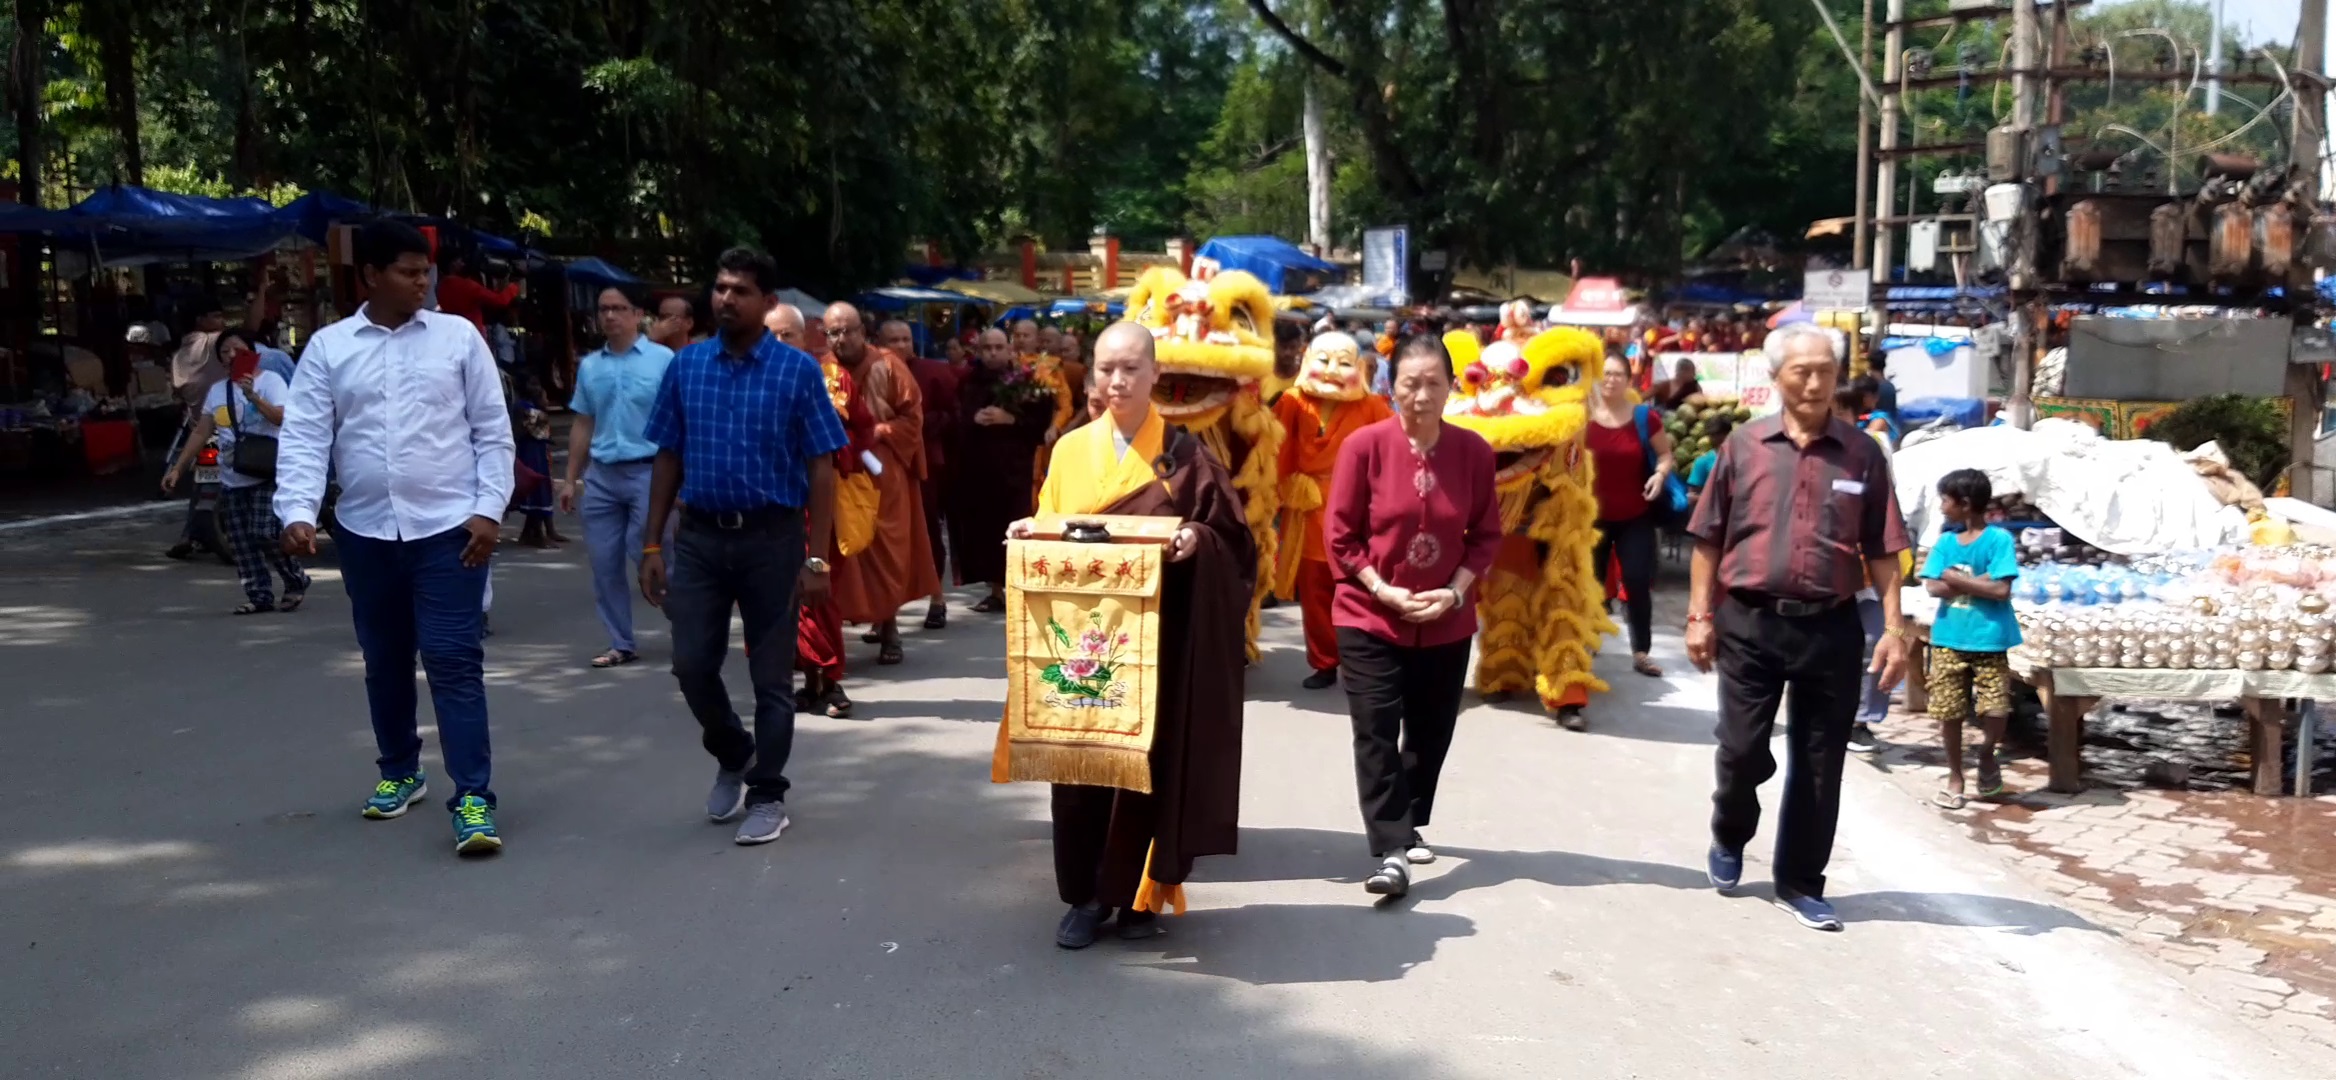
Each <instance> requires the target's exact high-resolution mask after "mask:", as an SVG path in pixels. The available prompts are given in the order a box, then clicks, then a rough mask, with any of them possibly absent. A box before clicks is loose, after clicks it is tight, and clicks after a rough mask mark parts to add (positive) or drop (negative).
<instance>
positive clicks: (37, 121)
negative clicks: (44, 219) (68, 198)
mask: <svg viewBox="0 0 2336 1080" xmlns="http://www.w3.org/2000/svg"><path fill="white" fill-rule="evenodd" d="M48 18H49V13H48V3H47V2H46V0H16V55H15V56H14V57H12V58H11V59H12V60H13V63H14V67H15V70H14V71H13V72H12V74H13V75H15V76H16V78H15V86H14V87H13V90H14V96H15V98H16V175H17V187H16V192H17V194H16V197H17V200H18V201H20V202H22V203H24V204H25V205H26V206H39V205H41V87H42V86H43V84H45V83H46V82H47V81H48V80H47V78H46V77H45V72H44V70H43V68H44V66H45V65H44V64H43V63H42V60H43V59H44V58H45V57H46V56H47V55H48V42H47V41H45V40H43V36H42V33H41V31H42V29H43V28H44V26H45V25H46V23H47V22H48Z"/></svg>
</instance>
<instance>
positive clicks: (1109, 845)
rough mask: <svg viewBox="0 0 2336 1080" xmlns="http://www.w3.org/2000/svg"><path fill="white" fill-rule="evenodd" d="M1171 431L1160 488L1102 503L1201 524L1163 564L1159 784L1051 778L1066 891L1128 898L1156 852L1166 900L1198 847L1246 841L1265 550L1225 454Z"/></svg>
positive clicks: (1211, 849)
mask: <svg viewBox="0 0 2336 1080" xmlns="http://www.w3.org/2000/svg"><path fill="white" fill-rule="evenodd" d="M1110 422H1111V420H1110V418H1109V417H1105V418H1103V419H1102V420H1099V421H1097V423H1101V424H1109V423H1110ZM1153 422H1154V423H1158V422H1159V418H1158V416H1157V415H1155V416H1154V417H1153ZM1139 441H1140V440H1139ZM1162 444H1163V446H1164V449H1163V451H1162V453H1161V454H1160V456H1159V457H1158V458H1155V459H1154V461H1153V471H1154V472H1155V473H1156V474H1158V475H1159V476H1160V478H1161V479H1162V480H1163V481H1164V482H1165V484H1166V488H1165V490H1163V488H1162V486H1161V485H1160V484H1147V485H1145V486H1144V487H1143V488H1142V489H1141V490H1139V491H1137V492H1136V493H1135V494H1133V495H1129V496H1127V497H1125V498H1123V499H1120V500H1119V501H1118V502H1116V503H1113V504H1112V505H1110V506H1107V507H1103V508H1101V510H1100V511H1099V512H1101V513H1105V514H1129V515H1138V516H1148V517H1176V518H1182V519H1184V520H1185V521H1186V522H1187V523H1189V524H1191V525H1193V526H1195V532H1196V533H1197V535H1198V538H1199V543H1198V544H1197V545H1195V548H1194V550H1193V553H1192V556H1191V557H1190V558H1188V559H1185V560H1184V561H1182V562H1174V563H1169V564H1167V577H1166V580H1165V582H1163V585H1162V591H1161V597H1160V653H1161V655H1160V683H1159V686H1160V703H1159V713H1158V715H1157V717H1156V718H1155V721H1154V723H1155V727H1154V735H1153V739H1152V753H1151V765H1152V794H1150V795H1140V794H1137V793H1135V792H1131V791H1122V790H1119V789H1116V788H1105V787H1083V786H1076V785H1070V784H1057V785H1055V786H1054V794H1053V810H1054V865H1055V885H1056V888H1057V890H1058V891H1059V892H1060V894H1061V896H1062V900H1063V902H1064V903H1066V904H1074V905H1075V904H1084V903H1087V902H1088V901H1091V900H1092V901H1096V902H1099V903H1101V904H1103V905H1104V906H1106V907H1113V908H1124V907H1129V906H1131V905H1133V904H1134V903H1135V902H1136V896H1137V890H1138V887H1139V886H1140V885H1142V884H1143V880H1142V879H1143V878H1144V877H1145V876H1146V874H1145V861H1146V857H1147V855H1148V856H1149V858H1150V862H1151V869H1150V874H1149V877H1150V880H1151V885H1152V887H1151V888H1149V889H1146V890H1145V891H1146V892H1147V894H1148V896H1147V900H1148V903H1147V905H1146V906H1147V907H1149V908H1150V909H1151V910H1159V909H1160V907H1161V906H1163V905H1162V904H1161V903H1160V900H1161V899H1163V898H1164V895H1163V894H1165V893H1166V892H1168V891H1169V890H1173V889H1175V888H1176V887H1178V886H1181V885H1182V884H1183V883H1184V880H1185V878H1186V877H1187V876H1188V875H1190V874H1191V873H1192V862H1193V860H1194V859H1196V858H1199V857H1200V856H1203V855H1231V854H1233V853H1234V850H1235V848H1236V847H1237V846H1238V838H1239V832H1240V816H1241V709H1242V697H1243V688H1242V687H1243V677H1244V673H1245V672H1246V670H1247V656H1246V655H1245V654H1244V652H1243V645H1242V640H1243V624H1244V622H1245V621H1246V619H1247V618H1248V614H1249V597H1250V594H1251V592H1252V590H1253V589H1254V587H1255V585H1256V575H1257V551H1256V548H1255V547H1254V544H1253V541H1252V540H1251V538H1250V532H1249V525H1248V522H1247V521H1246V519H1245V518H1244V517H1243V516H1242V510H1241V497H1240V495H1239V494H1238V493H1236V492H1235V491H1234V490H1233V480H1232V476H1231V475H1230V474H1229V473H1227V472H1226V471H1225V466H1224V465H1223V464H1221V463H1220V462H1218V461H1217V460H1216V458H1214V457H1213V456H1211V455H1210V454H1209V452H1208V451H1207V450H1206V449H1204V448H1203V447H1202V446H1201V443H1200V440H1199V439H1196V438H1194V437H1192V436H1191V435H1188V434H1185V433H1184V432H1183V431H1181V430H1177V429H1168V431H1167V432H1166V434H1165V435H1164V436H1163V439H1162Z"/></svg>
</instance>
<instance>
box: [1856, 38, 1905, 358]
mask: <svg viewBox="0 0 2336 1080" xmlns="http://www.w3.org/2000/svg"><path fill="white" fill-rule="evenodd" d="M1867 10H1869V11H1871V10H1872V5H1871V3H1870V2H1869V4H1868V5H1867ZM1887 10H1888V14H1887V15H1886V16H1885V17H1886V18H1887V19H1888V20H1889V24H1890V25H1889V30H1888V31H1887V32H1885V33H1884V34H1883V35H1882V132H1881V146H1880V149H1879V150H1877V151H1876V153H1878V154H1879V155H1880V157H1881V160H1880V161H1878V162H1876V163H1875V165H1874V191H1873V196H1874V201H1873V208H1874V209H1873V215H1874V220H1873V229H1874V257H1873V261H1872V262H1871V263H1869V264H1868V265H1869V267H1870V268H1871V269H1872V270H1873V273H1874V279H1875V280H1876V281H1880V282H1883V283H1885V284H1886V283H1887V282H1889V280H1890V273H1891V270H1890V268H1891V266H1892V265H1893V264H1894V263H1895V261H1896V260H1895V258H1894V257H1893V255H1892V253H1891V250H1890V236H1891V233H1890V213H1891V210H1892V206H1893V204H1895V203H1896V202H1897V201H1898V199H1897V195H1898V155H1896V154H1894V153H1892V151H1894V150H1896V149H1898V110H1899V108H1900V105H1899V100H1898V99H1899V93H1898V90H1899V86H1898V84H1899V82H1900V81H1901V80H1903V79H1904V78H1905V75H1904V69H1905V63H1906V29H1905V23H1906V0H1890V2H1889V7H1888V9H1887ZM1866 21H1867V24H1868V26H1869V27H1870V26H1871V25H1872V22H1873V20H1871V19H1868V20H1866ZM1871 33H1872V31H1871V30H1870V29H1869V30H1868V35H1869V38H1870V35H1871ZM1860 209H1861V211H1862V209H1863V204H1860ZM1880 291H1881V292H1882V293H1883V294H1885V295H1886V294H1887V291H1888V290H1887V289H1886V288H1885V289H1883V290H1880ZM1874 329H1875V331H1876V332H1877V333H1879V334H1887V333H1889V331H1890V311H1889V306H1888V305H1887V304H1886V303H1877V304H1876V305H1875V308H1874Z"/></svg>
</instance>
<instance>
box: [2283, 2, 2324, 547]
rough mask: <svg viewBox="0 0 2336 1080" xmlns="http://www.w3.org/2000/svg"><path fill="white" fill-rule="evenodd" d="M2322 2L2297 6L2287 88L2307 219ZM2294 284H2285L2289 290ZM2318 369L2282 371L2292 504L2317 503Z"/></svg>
mask: <svg viewBox="0 0 2336 1080" xmlns="http://www.w3.org/2000/svg"><path fill="white" fill-rule="evenodd" d="M2327 70H2328V0H2303V17H2302V19H2301V20H2299V22H2298V24H2297V27H2296V42H2295V71H2294V73H2293V75H2292V76H2291V78H2292V80H2293V81H2292V83H2291V85H2292V88H2293V89H2294V91H2295V120H2294V130H2293V133H2292V134H2291V135H2290V137H2289V143H2288V145H2290V146H2292V147H2294V148H2295V149H2294V153H2295V160H2294V175H2293V177H2292V178H2291V179H2290V180H2289V184H2290V185H2292V186H2291V188H2290V189H2289V196H2290V198H2291V199H2293V200H2294V201H2295V202H2296V203H2297V204H2298V209H2299V213H2301V214H2302V215H2304V216H2306V217H2307V218H2308V217H2309V215H2310V214H2312V212H2313V211H2315V210H2316V209H2318V207H2319V206H2320V200H2321V199H2323V198H2325V197H2326V196H2327V194H2328V193H2327V190H2326V189H2325V188H2324V187H2323V186H2322V184H2323V177H2324V176H2325V167H2326V163H2325V162H2324V161H2323V158H2324V157H2325V156H2326V154H2327V152H2328V130H2327V125H2328V83H2327V76H2326V72H2327ZM2294 284H2295V283H2294V281H2293V280H2291V281H2290V282H2289V286H2290V288H2292V287H2294ZM2318 375H2319V368H2318V366H2317V365H2314V364H2289V365H2287V382H2286V385H2285V389H2286V391H2287V396H2288V397H2289V398H2290V399H2292V400H2293V401H2294V403H2295V406H2294V410H2293V415H2292V419H2291V420H2290V426H2289V429H2288V433H2287V449H2288V460H2289V461H2291V462H2295V463H2296V464H2297V465H2298V466H2299V467H2297V468H2291V469H2289V470H2288V474H2287V475H2288V483H2289V486H2290V489H2291V493H2292V494H2293V495H2294V496H2295V497H2296V498H2298V499H2301V500H2303V501H2305V502H2309V503H2317V502H2320V501H2321V500H2320V499H2319V498H2318V495H2319V487H2320V475H2319V470H2318V469H2315V468H2313V458H2314V457H2315V456H2316V452H2317V450H2318V446H2319V442H2318V435H2319V430H2318V428H2319V416H2320V406H2321V400H2322V393H2323V387H2322V386H2321V383H2320V380H2319V377H2318Z"/></svg>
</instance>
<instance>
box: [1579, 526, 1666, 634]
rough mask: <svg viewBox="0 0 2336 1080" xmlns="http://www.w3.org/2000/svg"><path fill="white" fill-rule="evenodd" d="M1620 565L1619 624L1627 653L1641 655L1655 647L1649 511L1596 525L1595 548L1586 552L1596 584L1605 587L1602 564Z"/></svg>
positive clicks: (1653, 580)
mask: <svg viewBox="0 0 2336 1080" xmlns="http://www.w3.org/2000/svg"><path fill="white" fill-rule="evenodd" d="M1609 556H1611V557H1613V558H1615V559H1618V560H1620V561H1621V563H1622V588H1623V591H1624V592H1626V593H1629V594H1630V598H1629V599H1628V600H1625V601H1623V608H1624V619H1623V622H1624V624H1625V625H1627V626H1628V627H1629V628H1630V651H1631V652H1634V653H1643V652H1646V651H1647V650H1649V649H1651V648H1653V647H1654V644H1655V515H1654V513H1653V512H1652V511H1650V512H1648V513H1644V514H1640V515H1639V516H1637V517H1634V518H1631V519H1630V520H1628V521H1601V522H1599V523H1598V545H1597V546H1596V547H1594V548H1592V549H1591V550H1590V565H1591V566H1592V567H1595V568H1596V570H1597V574H1598V584H1599V586H1600V587H1601V588H1603V587H1604V586H1605V584H1606V566H1607V563H1606V560H1607V558H1608V557H1609Z"/></svg>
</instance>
